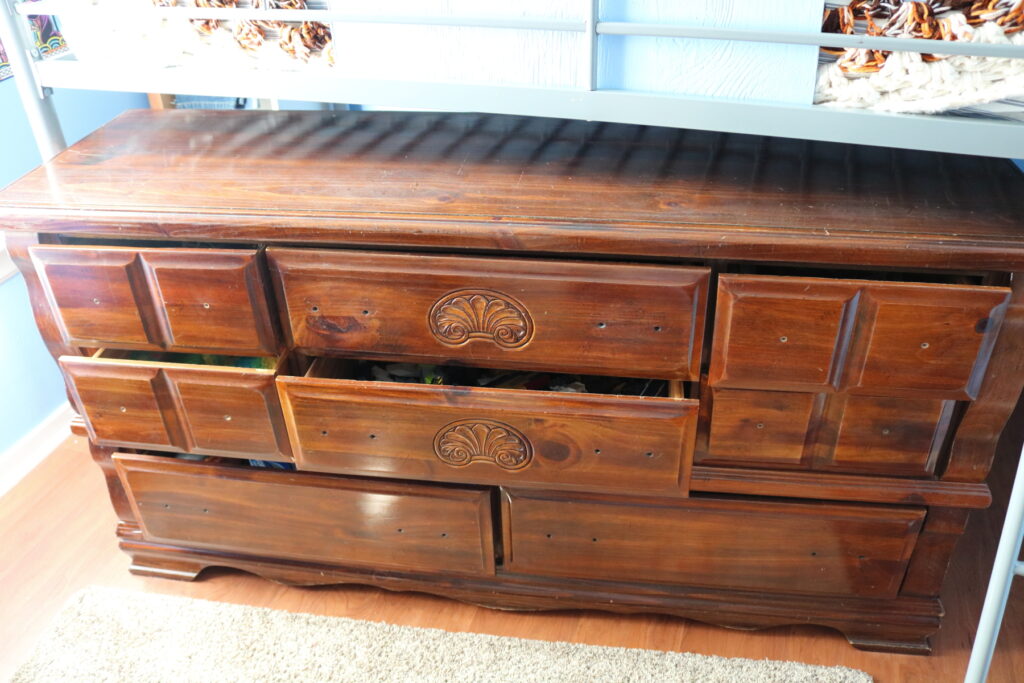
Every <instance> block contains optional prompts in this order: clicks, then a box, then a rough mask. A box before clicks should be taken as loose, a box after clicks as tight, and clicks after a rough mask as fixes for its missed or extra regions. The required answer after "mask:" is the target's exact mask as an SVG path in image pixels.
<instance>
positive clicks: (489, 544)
mask: <svg viewBox="0 0 1024 683" xmlns="http://www.w3.org/2000/svg"><path fill="white" fill-rule="evenodd" d="M114 462H115V463H116V466H117V471H118V474H119V476H120V477H121V481H122V482H123V484H124V486H125V489H126V490H127V492H128V497H129V500H130V501H131V505H132V508H133V509H134V511H135V515H136V518H137V519H138V520H139V524H140V525H141V527H142V531H143V534H144V536H145V538H146V539H147V540H150V541H156V542H165V543H181V544H185V545H189V546H192V547H197V548H207V549H215V550H222V551H228V552H237V553H243V554H246V555H257V556H265V557H272V558H280V559H292V560H304V561H310V562H323V563H328V564H337V565H349V566H354V567H370V568H380V569H411V570H424V571H435V572H443V573H452V574H462V575H487V574H493V573H494V542H493V538H492V532H491V529H492V521H491V503H490V501H491V494H490V490H489V489H483V488H470V487H455V486H427V485H422V484H406V483H399V482H390V481H370V480H364V479H348V478H343V477H335V476H323V475H315V474H296V473H291V472H281V471H269V470H259V469H253V468H247V467H242V466H237V465H234V466H233V465H221V464H209V463H198V462H186V461H183V460H178V459H175V458H170V457H159V456H147V455H134V454H132V455H129V454H123V453H119V454H116V455H115V456H114Z"/></svg>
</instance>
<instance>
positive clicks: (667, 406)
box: [278, 377, 697, 496]
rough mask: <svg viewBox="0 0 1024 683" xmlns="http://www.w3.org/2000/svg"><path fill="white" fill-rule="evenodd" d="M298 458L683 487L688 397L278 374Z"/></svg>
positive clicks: (503, 480) (490, 480)
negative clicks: (407, 382) (280, 375)
mask: <svg viewBox="0 0 1024 683" xmlns="http://www.w3.org/2000/svg"><path fill="white" fill-rule="evenodd" d="M278 387H279V388H280V392H281V403H282V405H283V407H284V413H285V420H286V422H287V424H288V432H289V434H290V436H291V440H292V444H293V447H294V452H295V462H296V465H297V466H298V467H299V469H307V470H313V471H318V472H336V473H340V474H359V475H369V476H385V477H400V478H407V479H425V480H430V481H452V482H467V483H475V484H498V485H517V486H526V485H540V486H547V487H553V488H566V489H576V490H596V491H620V492H622V491H629V492H637V493H661V494H671V495H682V496H685V495H686V494H687V490H688V487H687V485H688V482H689V473H690V462H691V460H692V458H691V453H692V449H693V438H694V432H695V430H696V418H697V402H696V401H692V400H680V399H671V398H650V397H631V396H605V395H596V394H570V393H557V392H541V391H524V390H518V389H484V388H479V387H445V386H424V385H417V384H395V383H387V382H364V381H352V380H343V379H330V378H321V377H280V378H279V379H278Z"/></svg>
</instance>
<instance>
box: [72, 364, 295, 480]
mask: <svg viewBox="0 0 1024 683" xmlns="http://www.w3.org/2000/svg"><path fill="white" fill-rule="evenodd" d="M60 366H61V368H62V369H63V370H64V373H65V375H66V376H67V378H68V383H69V385H70V387H71V391H72V393H73V395H74V397H75V401H76V403H77V404H78V406H79V407H80V408H81V411H82V417H83V418H84V420H85V424H86V428H87V429H88V431H89V436H90V438H91V439H92V441H94V442H95V443H97V444H101V445H104V446H121V447H130V448H152V449H158V450H172V451H179V452H184V453H200V454H205V455H221V456H226V457H238V458H257V459H263V460H277V461H290V460H291V455H290V453H291V449H290V447H289V444H288V439H287V434H286V432H285V429H284V423H283V419H282V417H281V409H280V404H279V402H278V398H277V391H276V389H275V387H274V375H275V374H276V373H275V371H273V370H262V369H255V368H235V367H216V366H203V365H189V364H185V363H168V362H149V361H133V360H121V359H116V358H105V357H79V356H62V357H61V358H60Z"/></svg>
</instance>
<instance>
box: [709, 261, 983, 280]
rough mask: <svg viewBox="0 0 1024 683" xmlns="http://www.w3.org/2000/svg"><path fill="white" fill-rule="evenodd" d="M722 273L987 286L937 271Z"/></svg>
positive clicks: (737, 266) (732, 267) (741, 266)
mask: <svg viewBox="0 0 1024 683" xmlns="http://www.w3.org/2000/svg"><path fill="white" fill-rule="evenodd" d="M719 272H721V273H729V274H738V275H774V276H783V277H814V278H823V279H828V280H870V281H874V282H912V283H925V284H946V285H984V284H987V283H986V282H985V278H984V275H983V274H981V273H948V272H946V273H944V272H936V271H925V272H915V271H901V270H887V269H884V268H870V269H868V268H865V269H857V268H850V267H847V268H826V267H821V268H815V267H813V266H808V267H805V266H796V265H794V266H781V265H774V264H753V263H728V264H724V265H723V266H721V267H720V268H719Z"/></svg>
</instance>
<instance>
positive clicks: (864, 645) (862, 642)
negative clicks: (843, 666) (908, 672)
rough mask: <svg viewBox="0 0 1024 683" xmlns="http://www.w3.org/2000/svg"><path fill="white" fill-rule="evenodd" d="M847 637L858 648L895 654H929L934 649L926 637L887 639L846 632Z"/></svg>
mask: <svg viewBox="0 0 1024 683" xmlns="http://www.w3.org/2000/svg"><path fill="white" fill-rule="evenodd" d="M845 635H846V639H847V640H848V641H850V645H853V646H854V647H855V648H857V649H858V650H866V651H867V652H892V653H894V654H901V655H927V654H930V653H931V651H932V646H931V643H930V642H928V638H927V637H924V638H921V639H919V640H915V639H912V638H911V639H909V640H886V639H885V638H882V637H879V636H870V635H863V636H860V635H851V634H849V633H847V634H845Z"/></svg>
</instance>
